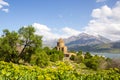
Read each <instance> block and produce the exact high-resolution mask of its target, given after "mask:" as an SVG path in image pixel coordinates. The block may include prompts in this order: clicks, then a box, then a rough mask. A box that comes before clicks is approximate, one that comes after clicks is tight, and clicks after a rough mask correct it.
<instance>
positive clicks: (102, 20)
mask: <svg viewBox="0 0 120 80" xmlns="http://www.w3.org/2000/svg"><path fill="white" fill-rule="evenodd" d="M92 17H93V19H92V20H90V22H89V24H88V26H87V27H85V32H87V33H90V34H94V35H98V34H99V35H103V36H105V37H107V38H109V39H111V40H120V1H118V2H117V3H116V5H115V6H114V7H113V8H110V7H108V6H107V5H105V6H102V7H101V8H97V9H94V10H93V11H92Z"/></svg>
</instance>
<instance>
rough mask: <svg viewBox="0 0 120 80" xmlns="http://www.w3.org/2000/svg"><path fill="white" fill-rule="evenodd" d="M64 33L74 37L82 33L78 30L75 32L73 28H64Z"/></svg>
mask: <svg viewBox="0 0 120 80" xmlns="http://www.w3.org/2000/svg"><path fill="white" fill-rule="evenodd" d="M62 31H63V32H64V33H65V34H67V35H68V36H73V35H78V34H80V31H77V30H74V29H72V28H69V27H64V28H63V29H62Z"/></svg>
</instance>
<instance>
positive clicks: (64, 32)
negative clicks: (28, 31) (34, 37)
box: [33, 23, 80, 40]
mask: <svg viewBox="0 0 120 80" xmlns="http://www.w3.org/2000/svg"><path fill="white" fill-rule="evenodd" d="M33 27H34V28H35V29H36V34H38V35H42V36H43V40H52V39H58V38H67V37H70V36H72V35H78V34H79V33H80V32H79V31H77V30H74V29H72V28H69V27H64V28H61V29H57V31H58V32H60V33H58V32H56V31H55V30H54V29H51V28H49V27H47V26H46V25H42V24H39V23H33Z"/></svg>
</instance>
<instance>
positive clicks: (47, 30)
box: [0, 0, 120, 41]
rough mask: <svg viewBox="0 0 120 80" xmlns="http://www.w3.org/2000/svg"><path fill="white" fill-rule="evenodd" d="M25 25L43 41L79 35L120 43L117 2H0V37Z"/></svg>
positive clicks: (88, 0)
mask: <svg viewBox="0 0 120 80" xmlns="http://www.w3.org/2000/svg"><path fill="white" fill-rule="evenodd" d="M28 25H32V26H33V27H34V28H35V29H36V34H38V35H42V36H43V39H44V40H52V39H58V38H68V37H70V36H75V35H78V34H80V33H88V34H90V35H95V36H97V35H102V36H104V37H106V38H108V39H111V40H113V41H116V40H120V0H0V35H2V30H4V29H9V30H10V31H13V30H15V31H18V29H20V28H21V27H22V26H28Z"/></svg>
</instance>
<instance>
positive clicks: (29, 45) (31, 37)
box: [18, 26, 42, 62]
mask: <svg viewBox="0 0 120 80" xmlns="http://www.w3.org/2000/svg"><path fill="white" fill-rule="evenodd" d="M18 32H19V35H20V41H21V45H22V46H24V47H23V49H22V51H21V52H20V54H19V57H20V58H23V59H24V60H25V62H29V61H30V58H31V55H32V54H35V51H36V50H37V49H41V48H42V40H41V39H42V37H41V36H38V35H35V29H34V28H33V27H32V26H28V27H22V28H20V29H19V31H18Z"/></svg>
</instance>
